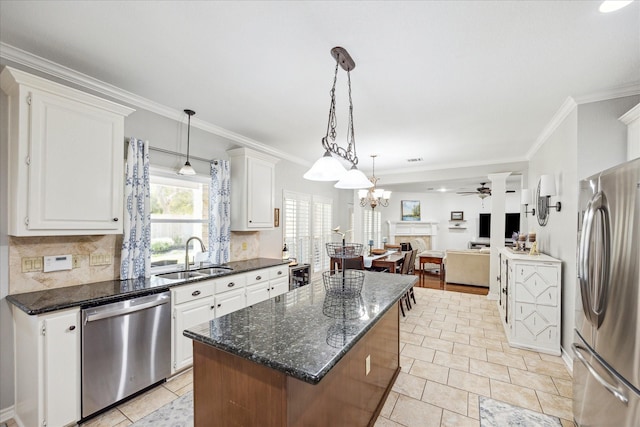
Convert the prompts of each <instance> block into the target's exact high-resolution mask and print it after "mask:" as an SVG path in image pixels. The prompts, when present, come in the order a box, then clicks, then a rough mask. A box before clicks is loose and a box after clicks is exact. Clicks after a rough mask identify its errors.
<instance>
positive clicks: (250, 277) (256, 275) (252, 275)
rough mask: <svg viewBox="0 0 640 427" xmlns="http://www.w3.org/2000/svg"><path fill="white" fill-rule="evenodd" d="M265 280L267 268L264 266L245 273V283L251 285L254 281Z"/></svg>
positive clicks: (266, 278) (267, 274) (267, 275)
mask: <svg viewBox="0 0 640 427" xmlns="http://www.w3.org/2000/svg"><path fill="white" fill-rule="evenodd" d="M266 280H269V270H268V269H266V268H264V269H262V270H255V271H250V272H249V273H247V285H253V284H254V283H260V282H264V281H266Z"/></svg>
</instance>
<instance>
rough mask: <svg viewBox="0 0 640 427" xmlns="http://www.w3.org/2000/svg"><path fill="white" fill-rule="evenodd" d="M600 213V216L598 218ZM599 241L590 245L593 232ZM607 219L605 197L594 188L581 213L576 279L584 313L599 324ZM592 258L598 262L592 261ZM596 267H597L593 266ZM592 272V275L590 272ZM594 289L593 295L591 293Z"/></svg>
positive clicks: (604, 297)
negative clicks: (594, 253)
mask: <svg viewBox="0 0 640 427" xmlns="http://www.w3.org/2000/svg"><path fill="white" fill-rule="evenodd" d="M597 217H599V218H600V219H601V220H600V221H597V220H596V218H597ZM598 224H599V226H597V225H598ZM594 228H597V230H596V232H595V237H596V239H598V241H599V243H600V245H598V247H597V248H592V246H591V243H592V236H593V232H594ZM597 249H599V250H600V251H601V253H600V254H599V255H600V256H596V257H594V256H593V253H592V250H597ZM609 254H610V222H609V210H608V206H607V198H606V197H605V195H604V193H603V192H601V191H599V192H597V193H596V194H595V195H594V196H593V197H592V198H591V200H589V203H588V204H587V208H586V211H585V214H584V217H583V222H582V232H581V234H580V245H579V248H578V280H579V283H580V291H581V292H580V294H581V297H582V307H583V311H584V314H585V316H586V317H587V319H588V320H589V322H590V323H591V324H593V325H594V326H596V327H598V326H600V324H601V323H602V320H603V319H604V314H605V307H606V301H607V295H608V290H607V289H608V287H609V285H608V282H609V263H610V259H609V258H610V255H609ZM593 258H596V262H598V261H600V260H601V261H600V263H599V265H597V266H596V265H593ZM596 267H599V268H596ZM592 273H593V275H592ZM594 293H595V295H594Z"/></svg>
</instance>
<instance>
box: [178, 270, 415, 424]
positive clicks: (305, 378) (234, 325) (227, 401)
mask: <svg viewBox="0 0 640 427" xmlns="http://www.w3.org/2000/svg"><path fill="white" fill-rule="evenodd" d="M416 281H417V277H415V276H403V275H397V274H388V273H375V272H365V281H364V286H363V288H362V293H361V295H360V296H358V297H356V298H344V297H336V296H333V295H327V294H326V293H325V290H324V287H323V284H322V282H315V283H312V284H311V285H309V286H305V287H302V288H299V289H295V290H293V291H291V292H289V293H287V294H284V295H281V296H279V297H276V298H272V299H270V300H268V301H264V302H261V303H259V304H256V305H253V306H250V307H247V308H245V309H243V310H239V311H237V312H234V313H231V314H229V315H227V316H223V317H221V318H217V319H214V320H211V321H210V322H208V323H203V324H200V325H198V326H196V327H192V328H189V329H187V330H185V331H184V335H185V336H187V337H189V338H191V339H193V346H194V347H193V350H194V351H193V353H194V363H193V365H194V374H193V376H194V414H195V425H196V426H207V425H211V422H215V423H219V424H220V425H242V426H258V425H259V426H313V425H318V426H327V425H332V426H339V425H345V426H346V425H349V426H366V425H372V424H373V423H374V422H375V420H376V418H377V416H378V414H379V413H380V410H381V409H382V405H383V404H384V401H385V399H386V397H387V395H388V393H389V391H390V390H391V387H392V386H393V383H394V381H395V378H396V376H397V375H398V373H399V371H400V365H399V353H400V341H399V310H398V300H399V299H400V298H401V297H402V296H403V295H404V294H405V293H406V291H407V290H408V289H409V288H410V287H411V286H413V284H414V283H415V282H416Z"/></svg>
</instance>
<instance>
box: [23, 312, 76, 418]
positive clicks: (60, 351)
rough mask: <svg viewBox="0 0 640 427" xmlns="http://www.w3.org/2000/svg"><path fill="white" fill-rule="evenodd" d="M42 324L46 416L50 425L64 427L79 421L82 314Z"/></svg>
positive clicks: (53, 317)
mask: <svg viewBox="0 0 640 427" xmlns="http://www.w3.org/2000/svg"><path fill="white" fill-rule="evenodd" d="M43 322H44V327H45V334H44V337H43V338H44V346H43V348H44V351H43V357H44V359H43V360H44V371H43V373H44V411H45V412H44V416H45V420H46V422H47V425H50V426H63V425H67V424H69V423H72V422H75V421H77V420H79V419H80V311H79V310H72V311H70V312H66V313H64V314H62V313H57V314H55V315H51V316H47V317H45V318H44V320H43ZM34 398H35V396H34Z"/></svg>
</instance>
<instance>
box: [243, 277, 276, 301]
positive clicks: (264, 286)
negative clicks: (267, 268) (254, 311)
mask: <svg viewBox="0 0 640 427" xmlns="http://www.w3.org/2000/svg"><path fill="white" fill-rule="evenodd" d="M270 288H271V285H270V282H269V281H264V282H260V283H256V284H255V285H249V286H247V307H248V306H250V305H253V304H257V303H259V302H261V301H264V300H267V299H269V289H270Z"/></svg>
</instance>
